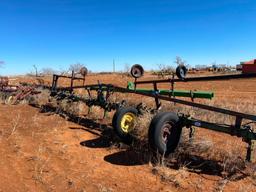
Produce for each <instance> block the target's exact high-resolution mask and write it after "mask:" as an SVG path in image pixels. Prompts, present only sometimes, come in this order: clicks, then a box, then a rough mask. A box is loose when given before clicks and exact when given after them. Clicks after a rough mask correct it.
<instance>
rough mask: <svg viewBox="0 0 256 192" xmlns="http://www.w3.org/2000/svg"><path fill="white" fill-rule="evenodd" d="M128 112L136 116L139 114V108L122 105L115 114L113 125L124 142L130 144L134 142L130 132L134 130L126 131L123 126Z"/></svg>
mask: <svg viewBox="0 0 256 192" xmlns="http://www.w3.org/2000/svg"><path fill="white" fill-rule="evenodd" d="M127 114H128V115H134V118H136V117H137V115H138V110H137V109H136V108H134V107H122V108H119V109H118V110H117V111H116V113H115V114H114V116H113V119H112V126H113V128H114V130H115V132H116V134H117V135H118V137H119V138H120V139H121V140H122V141H123V142H124V143H126V144H130V143H131V142H132V140H133V137H132V136H131V134H130V131H132V130H129V131H128V132H127V131H124V129H123V128H122V125H121V123H122V120H123V118H124V116H125V115H127ZM135 120H136V119H135ZM134 126H135V125H134ZM133 128H134V127H133Z"/></svg>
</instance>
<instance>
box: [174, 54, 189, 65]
mask: <svg viewBox="0 0 256 192" xmlns="http://www.w3.org/2000/svg"><path fill="white" fill-rule="evenodd" d="M174 63H176V64H177V65H185V64H186V61H185V60H183V59H182V58H181V57H180V56H176V58H175V61H174Z"/></svg>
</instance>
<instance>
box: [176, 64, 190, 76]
mask: <svg viewBox="0 0 256 192" xmlns="http://www.w3.org/2000/svg"><path fill="white" fill-rule="evenodd" d="M187 71H188V69H187V68H186V67H185V66H184V65H179V66H178V67H177V68H176V75H177V77H178V78H179V79H185V77H186V74H187Z"/></svg>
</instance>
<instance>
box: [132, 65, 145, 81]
mask: <svg viewBox="0 0 256 192" xmlns="http://www.w3.org/2000/svg"><path fill="white" fill-rule="evenodd" d="M135 72H137V73H135ZM130 73H131V75H132V77H134V78H140V77H142V76H143V75H144V69H143V67H142V66H141V65H140V64H134V65H133V66H132V67H131V71H130Z"/></svg>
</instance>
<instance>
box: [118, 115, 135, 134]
mask: <svg viewBox="0 0 256 192" xmlns="http://www.w3.org/2000/svg"><path fill="white" fill-rule="evenodd" d="M135 121H136V116H135V114H133V113H126V114H125V115H124V116H123V117H122V119H121V129H122V131H123V132H125V133H129V132H131V130H133V129H134V128H135Z"/></svg>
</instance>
